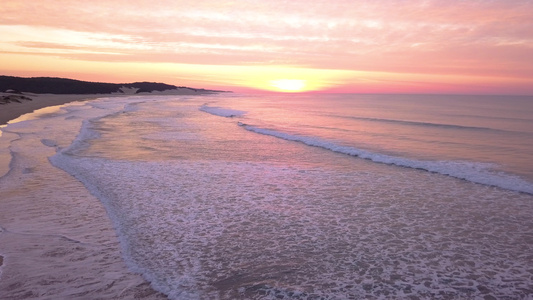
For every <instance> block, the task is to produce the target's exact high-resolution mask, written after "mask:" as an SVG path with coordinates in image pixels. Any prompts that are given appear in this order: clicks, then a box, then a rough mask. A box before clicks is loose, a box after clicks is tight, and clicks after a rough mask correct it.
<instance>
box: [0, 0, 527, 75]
mask: <svg viewBox="0 0 533 300" xmlns="http://www.w3.org/2000/svg"><path fill="white" fill-rule="evenodd" d="M6 2H7V3H5V4H4V5H2V7H0V15H2V16H3V17H2V19H0V51H1V52H2V53H4V54H6V53H19V54H27V55H39V54H42V55H55V56H56V57H61V58H64V59H69V60H81V61H83V60H85V61H102V62H140V63H145V62H151V63H173V64H204V65H221V66H228V65H234V66H291V67H300V68H311V69H315V70H345V71H353V72H359V71H365V72H382V73H383V72H390V73H394V74H402V73H403V74H421V75H423V74H431V75H446V76H448V75H457V76H459V77H461V76H476V78H478V77H490V78H516V79H517V82H522V81H523V80H524V77H533V2H532V1H517V0H514V1H513V0H511V1H509V0H492V1H488V0H487V1H481V0H473V1H441V0H433V1H431V0H429V1H399V0H377V1H344V0H331V1H281V0H274V1H250V0H240V1H197V3H190V2H189V1H157V2H154V1H144V0H131V1H109V0H108V1H99V0H98V1H91V2H90V4H89V3H88V4H87V5H83V6H82V5H79V3H78V2H77V1H66V0H59V1H57V0H54V1H51V0H41V1H38V2H36V1H26V0H22V1H21V0H18V1H10V0H8V1H6ZM65 12H67V13H65ZM4 54H2V55H4ZM489 81H490V80H489ZM487 82H488V81H487ZM491 82H492V81H491Z"/></svg>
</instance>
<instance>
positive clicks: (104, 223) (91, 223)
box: [0, 90, 204, 299]
mask: <svg viewBox="0 0 533 300" xmlns="http://www.w3.org/2000/svg"><path fill="white" fill-rule="evenodd" d="M193 94H204V93H196V92H194V91H190V90H184V91H179V90H178V91H176V90H175V91H169V92H156V93H141V94H137V95H141V96H142V95H193ZM1 95H6V94H5V93H2V94H1ZM24 96H26V97H30V98H32V100H31V101H30V100H23V101H20V103H19V102H16V101H15V102H10V103H6V104H2V105H0V125H5V124H8V123H9V121H12V120H15V119H17V118H19V117H21V116H23V115H24V114H28V113H31V112H33V111H35V110H38V109H42V108H45V107H50V106H57V105H63V104H66V103H69V102H73V101H84V100H90V99H96V98H102V97H124V96H132V95H131V94H98V95H95V94H92V95H79V94H78V95H52V94H39V95H37V94H29V93H25V94H24ZM7 134H9V135H14V134H13V133H7ZM7 134H6V135H7ZM0 137H1V135H0ZM4 138H6V139H9V140H10V144H9V145H12V143H18V141H17V140H16V139H13V138H12V137H10V138H7V137H4ZM6 146H7V145H6ZM55 151H56V149H55V147H50V146H47V145H44V144H43V143H42V142H41V141H40V140H31V141H30V143H28V142H27V141H26V142H24V143H22V144H15V152H13V154H12V155H14V158H13V161H12V162H11V163H10V170H9V172H8V173H7V174H5V175H4V176H1V175H2V174H0V186H1V187H2V191H1V193H2V198H1V200H0V201H1V205H2V210H0V298H2V299H32V298H34V299H57V298H62V299H63V298H79V297H82V298H84V297H88V298H91V299H167V296H166V295H164V294H162V293H160V292H158V291H156V290H154V289H153V288H152V287H151V286H150V283H149V282H147V281H146V280H144V279H143V278H142V276H141V275H140V274H138V273H135V272H134V271H132V270H130V269H129V268H128V267H127V265H126V262H125V261H124V258H123V257H122V251H121V249H120V244H119V242H118V237H117V235H116V232H115V229H114V227H113V225H112V224H111V221H110V219H109V217H108V215H107V212H106V211H105V208H104V207H103V205H102V203H101V202H100V200H98V199H97V198H96V197H94V196H93V195H91V194H90V193H89V191H88V190H87V189H86V188H85V187H84V186H83V184H81V183H80V182H79V181H78V180H77V179H75V178H73V177H72V176H70V175H69V174H67V173H65V172H63V171H62V170H60V169H58V168H56V167H54V166H52V165H51V164H50V163H49V162H48V157H50V156H52V155H53V154H54V153H55ZM19 156H20V157H24V159H23V160H24V161H25V164H24V165H23V164H21V163H20V161H19V159H18V157H19ZM28 161H29V163H30V164H32V165H31V166H28V165H26V164H27V163H28ZM47 178H48V179H49V180H47ZM57 180H60V181H61V182H62V183H64V186H62V187H61V188H62V189H65V195H63V196H50V195H53V194H54V193H53V192H51V191H53V190H55V189H57V188H59V187H57V186H52V184H49V182H54V181H55V182H57ZM58 257H61V264H57V258H58Z"/></svg>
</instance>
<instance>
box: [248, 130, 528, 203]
mask: <svg viewBox="0 0 533 300" xmlns="http://www.w3.org/2000/svg"><path fill="white" fill-rule="evenodd" d="M239 125H240V126H242V127H244V128H245V129H246V130H249V131H252V132H256V133H260V134H264V135H270V136H274V137H277V138H281V139H284V140H288V141H295V142H301V143H304V144H306V145H309V146H314V147H320V148H324V149H327V150H331V151H334V152H338V153H343V154H347V155H351V156H357V157H360V158H364V159H368V160H371V161H374V162H378V163H384V164H389V165H397V166H401V167H407V168H413V169H420V170H426V171H429V172H434V173H439V174H443V175H448V176H451V177H455V178H459V179H464V180H468V181H471V182H474V183H480V184H485V185H490V186H497V187H500V188H503V189H508V190H513V191H518V192H523V193H528V194H533V185H532V184H531V183H529V182H527V181H525V180H523V179H521V178H519V177H517V176H514V175H510V174H505V173H502V172H495V171H492V169H493V168H494V165H493V164H488V163H479V162H476V163H474V162H466V161H422V160H414V159H408V158H403V157H396V156H391V155H386V154H380V153H375V152H370V151H366V150H362V149H358V148H354V147H349V146H343V145H339V144H336V143H334V142H331V141H327V140H323V139H320V138H316V137H308V136H300V135H295V134H288V133H285V132H281V131H277V130H271V129H266V128H258V127H254V126H250V125H246V124H243V123H239Z"/></svg>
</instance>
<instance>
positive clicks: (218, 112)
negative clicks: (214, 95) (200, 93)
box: [199, 104, 246, 118]
mask: <svg viewBox="0 0 533 300" xmlns="http://www.w3.org/2000/svg"><path fill="white" fill-rule="evenodd" d="M199 109H200V110H201V111H203V112H206V113H208V114H212V115H215V116H219V117H226V118H233V117H240V116H243V115H244V114H246V112H245V111H242V110H236V109H229V108H222V107H215V106H207V105H205V104H204V105H202V106H200V108H199Z"/></svg>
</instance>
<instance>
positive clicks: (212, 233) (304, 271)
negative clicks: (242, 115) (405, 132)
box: [53, 154, 531, 299]
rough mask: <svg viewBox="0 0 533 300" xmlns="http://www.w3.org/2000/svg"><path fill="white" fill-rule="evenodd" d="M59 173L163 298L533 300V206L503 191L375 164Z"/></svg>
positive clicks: (97, 163)
mask: <svg viewBox="0 0 533 300" xmlns="http://www.w3.org/2000/svg"><path fill="white" fill-rule="evenodd" d="M53 161H54V164H56V165H58V166H60V167H61V168H63V169H65V170H67V171H68V172H69V173H71V174H73V175H75V176H76V177H77V178H78V179H80V180H81V181H82V182H83V183H84V184H85V185H86V186H87V187H88V188H89V189H90V190H91V192H92V193H93V194H94V195H97V196H98V197H99V198H100V199H101V200H102V202H103V203H104V205H105V206H106V207H107V209H108V212H109V214H110V216H111V217H112V219H113V221H114V224H115V226H116V227H117V228H118V232H119V235H120V236H121V237H122V243H123V245H124V246H125V253H126V256H127V259H128V262H129V264H130V266H133V269H134V270H136V271H139V272H142V273H143V274H144V276H145V277H146V278H147V279H149V280H150V281H151V282H152V285H153V286H154V287H156V288H157V289H159V290H160V291H162V292H164V293H166V294H168V295H169V296H170V298H171V299H207V298H212V299H217V298H221V299H235V298H248V299H278V298H281V297H286V298H289V299H309V298H312V299H314V298H324V297H332V298H349V297H350V296H351V297H354V298H355V299H360V298H362V297H365V298H366V297H368V298H379V297H385V298H387V297H392V298H402V297H408V296H411V295H412V296H416V297H422V298H434V299H447V297H448V298H450V297H452V298H453V297H455V298H461V297H463V298H470V297H482V296H483V295H484V293H491V295H497V296H501V297H505V296H506V295H516V293H517V292H518V291H520V289H524V290H527V289H528V282H529V281H528V280H527V278H528V276H529V275H528V274H529V273H528V268H529V266H530V264H529V266H528V263H527V262H526V263H525V261H526V260H527V255H524V254H523V253H522V254H521V252H520V251H521V246H520V245H523V243H524V242H523V241H522V240H521V239H523V234H522V232H524V231H523V230H525V229H526V228H528V226H529V225H528V224H531V221H530V220H529V221H528V216H527V212H528V211H530V210H531V202H530V201H524V199H519V198H520V196H519V194H516V193H511V192H509V191H503V190H497V189H491V188H489V187H487V186H474V185H469V184H466V183H465V182H462V181H455V180H452V179H451V178H444V180H442V179H437V180H436V178H435V176H432V175H431V174H429V173H424V172H416V171H415V170H411V171H407V173H404V174H403V176H398V175H397V172H392V173H387V172H386V171H384V170H383V168H379V165H375V166H374V167H377V168H375V169H373V170H374V172H370V173H368V172H366V171H364V170H357V171H353V172H348V173H342V172H341V173H338V172H328V171H325V170H319V169H298V168H292V167H287V166H272V165H269V164H261V163H227V162H191V161H175V162H171V161H166V162H161V163H158V162H130V161H113V160H107V159H98V158H75V157H72V156H65V155H61V154H60V155H56V156H54V158H53ZM413 182H416V184H413ZM385 185H386V186H387V188H384V186H385ZM428 186H431V188H428ZM450 190H451V191H453V192H450ZM513 194H514V196H512V195H513ZM439 195H441V196H439ZM449 195H451V196H450V197H449ZM480 195H483V197H484V199H483V200H479V197H480ZM511 196H512V197H515V199H516V201H514V202H512V203H510V204H505V203H502V201H500V199H501V198H502V197H506V198H508V197H511ZM481 202H483V204H482V203H481ZM480 205H481V206H480ZM517 209H518V210H517ZM509 211H513V212H515V213H514V216H513V218H512V219H509V218H507V216H508V212H509ZM487 218H489V219H490V220H488V219H487ZM487 222H490V225H488V224H487ZM512 227H515V228H516V229H515V231H514V232H511V231H508V229H509V228H512ZM502 232H505V238H503V237H502V235H501V233H502ZM511 257H513V258H512V259H511ZM495 274H496V275H495ZM483 289H486V290H487V291H489V292H485V290H483Z"/></svg>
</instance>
